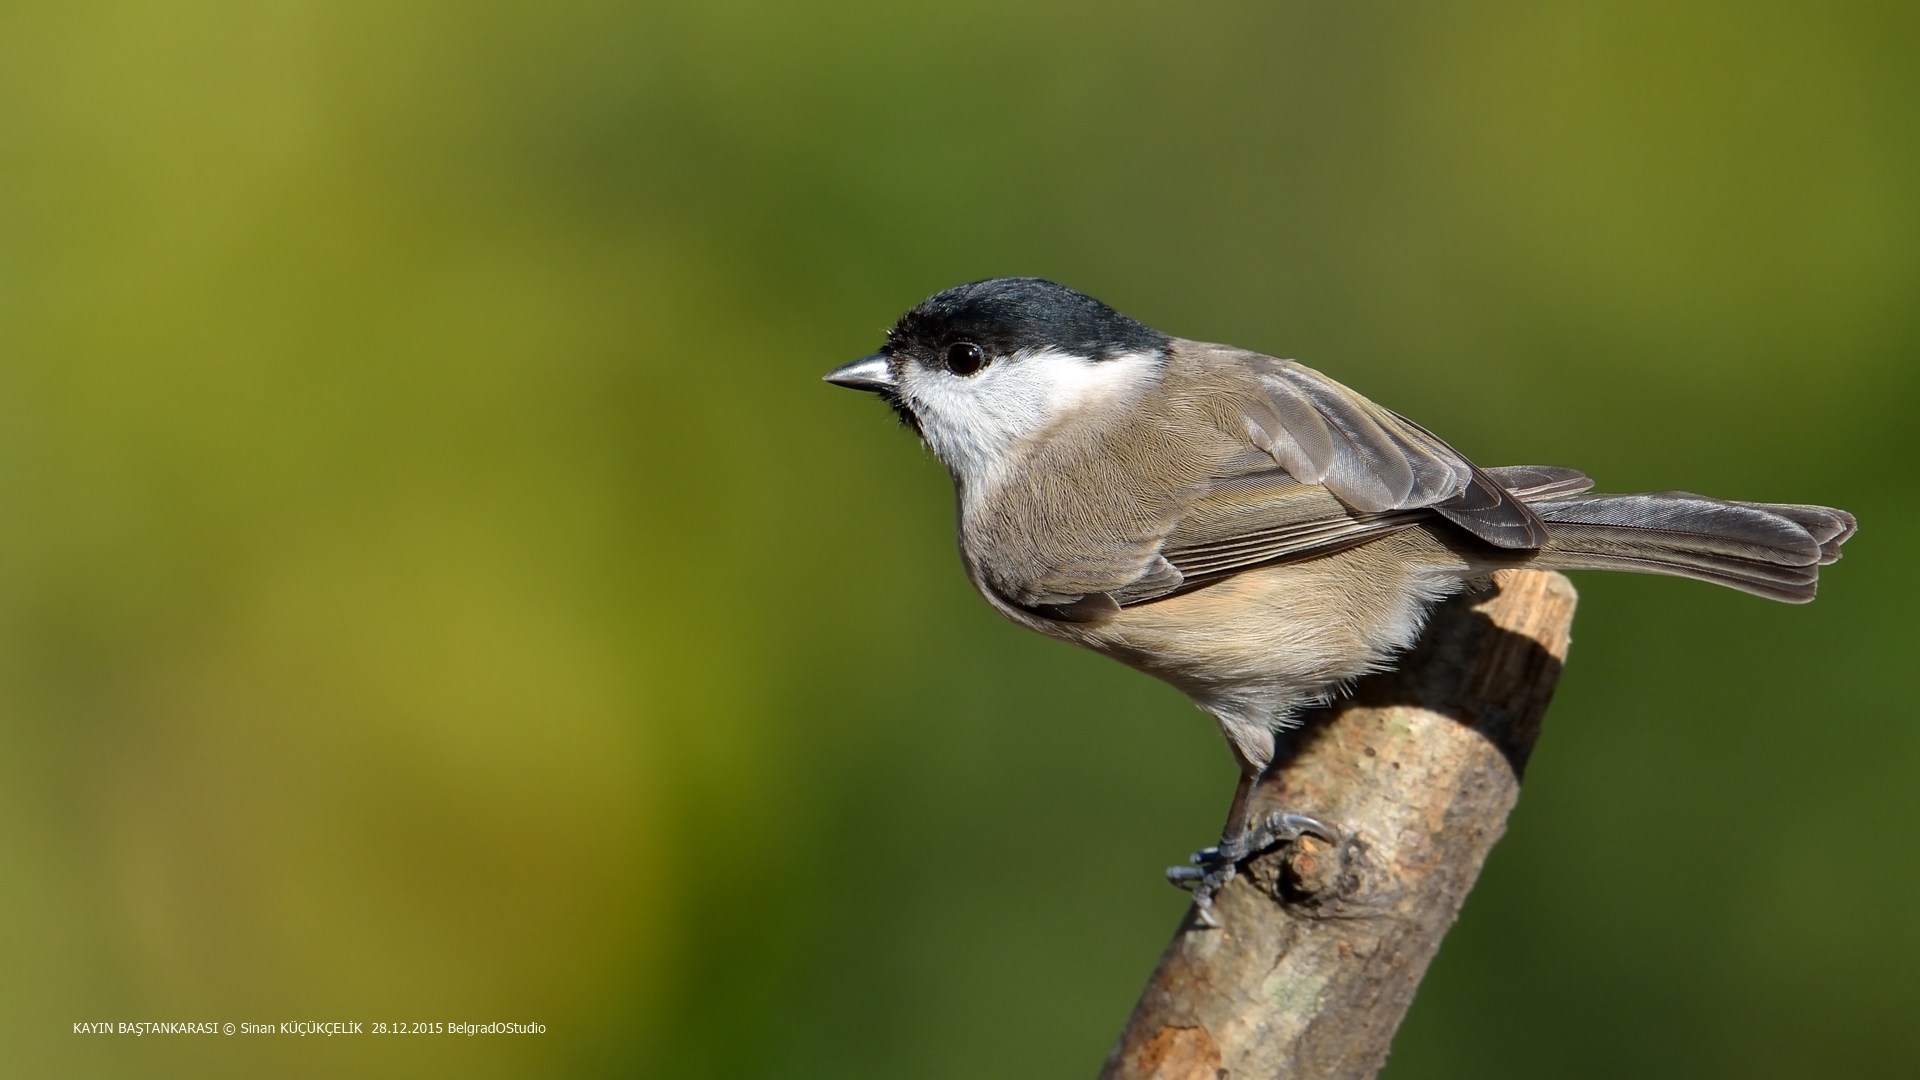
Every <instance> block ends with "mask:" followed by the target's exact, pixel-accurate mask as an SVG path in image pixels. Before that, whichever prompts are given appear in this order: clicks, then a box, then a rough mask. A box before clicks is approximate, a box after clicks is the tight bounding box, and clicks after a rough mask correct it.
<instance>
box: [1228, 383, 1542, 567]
mask: <svg viewBox="0 0 1920 1080" xmlns="http://www.w3.org/2000/svg"><path fill="white" fill-rule="evenodd" d="M1240 355H1241V356H1242V357H1244V362H1245V363H1247V364H1248V365H1249V366H1250V367H1251V368H1252V369H1253V371H1254V375H1255V380H1256V382H1257V384H1258V386H1259V391H1260V392H1259V393H1258V394H1254V395H1250V396H1249V397H1248V398H1247V400H1246V401H1245V403H1244V404H1243V405H1242V409H1241V416H1242V419H1243V420H1244V422H1245V424H1246V426H1247V437H1248V438H1249V440H1251V441H1252V443H1253V444H1254V446H1256V447H1258V448H1259V449H1261V450H1264V451H1266V452H1267V453H1268V454H1270V455H1271V456H1272V458H1273V460H1274V461H1275V462H1276V463H1278V464H1279V465H1280V467H1281V468H1283V469H1285V470H1286V471H1287V472H1288V473H1290V474H1291V475H1292V476H1293V477H1294V479H1296V480H1299V481H1300V482H1302V483H1306V484H1324V485H1325V486H1326V488H1327V490H1328V491H1331V492H1332V493H1333V494H1334V495H1335V496H1337V497H1338V498H1339V499H1340V501H1341V502H1343V503H1345V504H1346V505H1348V506H1350V507H1352V508H1353V509H1354V510H1356V511H1360V512H1362V513H1379V512H1383V511H1387V510H1408V509H1414V508H1417V507H1432V508H1433V509H1434V510H1435V511H1437V512H1438V513H1440V514H1441V515H1442V516H1444V517H1446V518H1447V519H1449V520H1451V521H1453V522H1454V523H1455V524H1457V525H1459V526H1461V527H1462V528H1464V529H1466V530H1467V531H1468V532H1471V533H1473V534H1474V535H1475V536H1478V537H1480V538H1481V539H1482V540H1485V541H1487V542H1488V543H1490V544H1494V545H1497V546H1499V547H1506V548H1535V547H1539V546H1540V545H1542V544H1544V543H1546V541H1547V531H1546V527H1545V526H1544V525H1542V524H1541V523H1540V519H1539V518H1538V517H1537V516H1535V515H1534V513H1533V512H1532V511H1531V510H1528V509H1527V508H1526V506H1525V505H1524V504H1522V503H1521V502H1520V500H1518V499H1516V498H1514V497H1513V496H1512V495H1511V494H1509V493H1508V492H1507V490H1506V489H1505V488H1504V487H1502V486H1501V484H1500V483H1499V482H1498V481H1497V480H1495V479H1494V478H1493V477H1491V476H1489V475H1487V473H1486V472H1485V471H1483V470H1481V469H1479V468H1477V467H1475V466H1474V464H1473V462H1471V461H1468V460H1467V459H1466V457H1464V456H1463V455H1462V454H1461V453H1460V452H1459V451H1457V450H1455V449H1454V448H1453V447H1451V446H1448V445H1447V444H1446V443H1445V442H1443V441H1442V440H1441V439H1440V438H1439V436H1437V435H1435V434H1433V433H1432V432H1430V431H1428V430H1427V429H1426V428H1423V427H1421V426H1420V425H1419V424H1416V423H1414V422H1413V421H1411V420H1408V419H1407V418H1406V417H1404V416H1401V415H1399V414H1397V413H1394V412H1392V411H1391V410H1388V409H1383V408H1381V407H1380V406H1378V405H1375V404H1374V403H1373V402H1371V401H1368V400H1367V399H1366V398H1364V397H1362V396H1360V395H1359V394H1356V393H1354V392H1353V391H1352V390H1349V389H1347V388H1346V387H1344V386H1342V385H1340V384H1339V383H1337V382H1334V381H1333V380H1332V379H1329V378H1327V377H1326V376H1325V375H1322V374H1320V373H1319V372H1317V371H1315V370H1313V369H1312V368H1310V367H1307V366H1305V365H1303V364H1297V363H1294V362H1293V361H1291V360H1276V359H1274V358H1272V357H1269V356H1260V355H1258V354H1253V353H1242V354H1240Z"/></svg>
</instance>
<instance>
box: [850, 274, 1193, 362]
mask: <svg viewBox="0 0 1920 1080" xmlns="http://www.w3.org/2000/svg"><path fill="white" fill-rule="evenodd" d="M1168 340H1169V339H1168V337H1167V335H1165V334H1163V333H1161V332H1160V331H1158V330H1155V329H1153V328H1152V327H1150V326H1147V325H1145V324H1143V323H1139V322H1135V321H1134V320H1132V319H1129V318H1127V317H1126V316H1125V315H1122V314H1120V313H1119V312H1117V311H1115V310H1113V309H1112V308H1110V307H1108V306H1107V305H1105V304H1103V303H1101V302H1100V301H1098V300H1095V299H1094V298H1093V297H1091V296H1087V295H1085V294H1084V293H1077V292H1074V291H1073V290H1072V289H1069V288H1067V287H1066V286H1065V285H1056V284H1054V283H1053V282H1051V281H1046V280H1044V279H1041V278H990V279H988V280H986V281H976V282H973V283H972V284H970V285H960V286H957V287H955V288H951V289H948V290H947V291H946V292H943V293H939V294H937V295H935V296H932V297H929V298H928V299H927V300H925V301H923V302H922V303H921V304H920V305H919V306H918V307H916V308H914V309H913V310H912V311H909V312H907V313H906V314H905V315H902V316H901V317H900V321H899V323H898V324H896V325H895V326H894V328H893V329H892V330H890V331H888V333H887V349H888V351H889V352H894V351H899V350H915V349H918V350H923V351H925V352H927V353H930V354H931V353H936V352H937V351H938V350H940V349H942V348H944V347H945V346H946V345H948V344H950V343H952V342H954V341H971V342H973V343H975V344H977V345H980V346H982V347H984V348H985V349H987V350H988V351H989V352H991V353H993V354H994V355H996V356H1006V355H1008V354H1010V353H1013V352H1016V351H1018V350H1020V349H1034V348H1054V349H1059V350H1061V351H1062V352H1070V353H1074V354H1076V355H1079V356H1087V357H1092V358H1093V359H1096V360H1110V359H1112V358H1113V357H1116V356H1121V355H1124V354H1126V353H1143V352H1144V353H1157V352H1160V351H1162V350H1164V349H1165V348H1166V345H1167V341H1168Z"/></svg>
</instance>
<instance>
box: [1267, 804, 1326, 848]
mask: <svg viewBox="0 0 1920 1080" xmlns="http://www.w3.org/2000/svg"><path fill="white" fill-rule="evenodd" d="M1267 828H1268V829H1270V830H1272V831H1274V832H1275V833H1282V834H1284V839H1287V840H1297V839H1299V838H1300V837H1302V836H1317V837H1319V838H1320V839H1322V840H1325V841H1326V842H1327V843H1329V844H1337V843H1339V842H1340V834H1339V833H1336V832H1334V831H1333V829H1332V828H1331V827H1330V826H1327V825H1323V824H1321V823H1320V822H1318V821H1316V820H1314V819H1313V818H1310V817H1308V816H1307V815H1305V814H1285V813H1280V812H1277V811H1276V812H1275V813H1273V814H1271V815H1269V816H1268V817H1267ZM1280 838H1282V837H1276V839H1280Z"/></svg>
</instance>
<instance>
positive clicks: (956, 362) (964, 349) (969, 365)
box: [947, 341, 987, 375]
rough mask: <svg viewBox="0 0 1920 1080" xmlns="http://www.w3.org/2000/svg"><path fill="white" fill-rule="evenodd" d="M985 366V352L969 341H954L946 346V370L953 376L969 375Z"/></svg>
mask: <svg viewBox="0 0 1920 1080" xmlns="http://www.w3.org/2000/svg"><path fill="white" fill-rule="evenodd" d="M986 366H987V351H986V350H985V349H982V348H981V347H980V346H978V345H975V344H974V343H973V342H971V341H956V342H954V343H953V344H951V345H949V346H947V370H948V371H951V372H953V373H954V374H955V375H971V374H973V373H974V372H976V371H979V370H980V369H981V368H983V367H986Z"/></svg>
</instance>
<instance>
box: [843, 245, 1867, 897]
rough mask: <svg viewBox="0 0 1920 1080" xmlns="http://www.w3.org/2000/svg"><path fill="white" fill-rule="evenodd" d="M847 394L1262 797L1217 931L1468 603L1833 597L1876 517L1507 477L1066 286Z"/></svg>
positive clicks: (1066, 625)
mask: <svg viewBox="0 0 1920 1080" xmlns="http://www.w3.org/2000/svg"><path fill="white" fill-rule="evenodd" d="M826 381H827V382H830V383H833V384H835V385H838V386H845V387H851V388H853V389H856V390H866V391H871V392H873V393H875V394H878V395H879V396H880V397H881V398H882V399H884V400H885V401H886V402H887V404H889V405H890V406H892V407H893V409H894V411H895V412H896V413H897V414H898V415H899V417H900V419H901V420H902V421H904V422H905V423H906V424H907V425H908V426H909V427H911V428H912V429H913V430H914V431H915V432H917V433H918V434H919V436H920V438H921V439H922V440H923V441H924V442H925V443H926V445H927V446H928V447H929V448H930V449H931V450H932V451H933V453H934V455H935V456H936V457H938V458H939V459H940V461H941V462H942V463H943V464H945V465H946V467H947V469H948V471H949V472H950V473H951V474H952V476H953V483H954V488H955V492H956V495H957V497H958V504H959V537H960V557H961V562H962V563H963V565H964V566H965V568H966V572H967V577H968V579H969V580H971V581H972V582H973V585H974V587H975V588H976V589H977V590H979V592H980V595H981V596H983V597H985V598H986V601H987V603H989V604H991V605H992V606H993V608H994V609H995V610H996V611H998V612H1000V614H1002V615H1004V616H1006V617H1007V618H1008V619H1011V620H1012V621H1014V622H1016V623H1018V624H1020V625H1021V626H1024V627H1027V628H1028V629H1030V630H1034V631H1037V632H1039V633H1042V634H1045V635H1047V636H1048V637H1052V638H1058V639H1060V640H1062V641H1068V642H1071V643H1073V644H1075V645H1080V646H1083V647H1085V648H1088V649H1092V650H1093V651H1095V652H1098V653H1103V654H1105V655H1107V656H1111V657H1113V658H1114V659H1116V660H1119V661H1120V662H1121V663H1124V664H1127V665H1128V666H1130V667H1133V668H1137V669H1138V670H1140V671H1143V672H1146V673H1147V674H1149V675H1152V676H1154V677H1156V678H1159V679H1162V680H1164V681H1166V682H1167V683H1170V684H1172V685H1173V686H1174V687H1175V688H1177V689H1179V690H1180V691H1182V692H1183V693H1185V694H1186V695H1187V696H1188V697H1189V698H1191V699H1192V700H1193V702H1194V703H1195V704H1196V705H1198V706H1199V707H1200V708H1201V709H1203V710H1205V711H1206V712H1207V713H1209V714H1211V715H1212V717H1213V718H1214V720H1215V721H1216V722H1217V723H1218V724H1219V727H1220V731H1221V734H1223V735H1224V736H1225V737H1226V741H1227V745H1228V747H1229V748H1231V750H1232V752H1233V755H1234V759H1235V761H1236V762H1237V763H1238V764H1239V766H1240V771H1241V780H1240V786H1239V791H1238V792H1237V793H1236V795H1235V799H1234V806H1233V809H1232V810H1231V811H1230V812H1229V815H1228V822H1227V827H1226V829H1225V831H1224V832H1223V834H1222V837H1221V842H1220V843H1219V844H1218V845H1216V846H1214V847H1211V848H1207V849H1204V850H1202V851H1200V852H1198V853H1196V854H1195V856H1194V858H1193V862H1194V865H1193V866H1191V867H1176V868H1174V869H1173V870H1169V871H1168V876H1169V878H1171V879H1172V880H1173V881H1174V882H1175V883H1176V884H1180V885H1183V886H1186V887H1189V888H1191V889H1193V891H1194V894H1195V900H1196V903H1197V906H1198V909H1199V913H1200V918H1201V921H1202V923H1203V924H1211V917H1210V915H1209V914H1208V908H1209V905H1210V902H1211V898H1212V896H1213V894H1214V893H1215V892H1216V891H1217V890H1218V889H1219V888H1221V887H1223V886H1224V885H1225V884H1226V883H1227V881H1229V880H1231V879H1232V877H1233V875H1234V868H1235V866H1236V864H1237V863H1239V862H1241V861H1243V860H1245V859H1246V858H1248V857H1250V856H1251V855H1252V854H1254V853H1257V852H1258V851H1262V850H1266V849H1267V848H1270V847H1272V846H1273V845H1275V844H1278V843H1281V842H1284V841H1289V840H1292V839H1295V838H1297V837H1298V836H1300V835H1301V834H1302V833H1307V832H1312V833H1317V834H1319V835H1321V836H1322V837H1324V838H1328V839H1334V838H1335V836H1334V833H1333V830H1331V829H1329V828H1328V827H1327V826H1325V825H1323V824H1321V823H1320V822H1317V821H1315V820H1313V819H1312V818H1310V817H1305V816H1302V815H1298V814H1287V813H1276V814H1273V815H1270V816H1269V817H1268V818H1267V819H1266V820H1265V821H1261V822H1252V821H1249V820H1248V804H1249V803H1250V801H1251V800H1250V798H1249V795H1250V792H1251V790H1252V788H1253V785H1254V784H1256V783H1257V782H1258V780H1259V777H1260V775H1261V773H1262V772H1263V771H1264V770H1265V769H1266V767H1267V765H1268V764H1269V763H1270V762H1271V761H1272V759H1273V754H1274V732H1275V731H1276V730H1277V729H1280V728H1283V727H1286V726H1287V725H1288V724H1289V722H1290V721H1291V720H1292V719H1293V718H1294V717H1295V716H1296V714H1297V713H1298V712H1299V711H1300V710H1301V709H1302V708H1303V707H1304V706H1307V705H1310V704H1315V703H1320V702H1324V701H1326V700H1328V699H1329V698H1330V697H1331V696H1333V695H1335V694H1337V693H1338V692H1339V691H1340V689H1341V688H1342V687H1343V686H1345V685H1346V684H1348V683H1349V682H1351V681H1352V680H1353V679H1355V678H1357V677H1358V676H1361V675H1364V674H1367V673H1369V672H1375V671H1380V670H1383V669H1386V668H1388V667H1390V666H1391V665H1392V662H1393V660H1394V658H1395V657H1396V656H1397V655H1398V654H1400V653H1401V652H1403V651H1404V650H1406V649H1407V648H1408V647H1409V646H1410V645H1412V644H1413V642H1414V639H1415V638H1416V637H1417V636H1418V635H1419V632H1420V629H1421V626H1422V624H1423V622H1424V620H1425V619H1426V616H1427V613H1428V612H1429V610H1430V609H1431V608H1432V607H1433V605H1434V604H1435V603H1436V602H1438V601H1439V600H1441V599H1443V598H1445V597H1446V596H1448V595H1450V594H1452V593H1455V592H1459V591H1461V590H1463V589H1466V588H1468V587H1470V586H1472V585H1474V584H1475V583H1476V582H1483V581H1484V580H1485V579H1486V577H1487V575H1488V574H1490V573H1491V572H1492V571H1495V570H1499V569H1504V568H1510V567H1533V568H1542V569H1556V570H1561V569H1579V570H1589V569H1598V570H1625V571H1630V572H1636V573H1650V574H1668V575H1673V576H1676V577H1689V578H1696V579H1698V580H1701V581H1711V582H1714V583H1716V584H1720V585H1727V586H1731V587H1733V588H1736V589H1740V590H1743V591H1745V592H1750V593H1753V594H1755V595H1757V596H1763V597H1767V598H1769V599H1773V600H1783V601H1786V602H1788V603H1804V602H1806V601H1808V600H1811V599H1813V595H1814V585H1815V580H1816V578H1817V576H1818V574H1819V570H1820V567H1822V566H1825V565H1826V564H1828V563H1831V562H1833V561H1834V560H1836V559H1838V558H1839V557H1840V545H1841V544H1842V543H1844V542H1845V541H1846V540H1847V538H1848V537H1850V536H1852V535H1853V532H1854V519H1853V516H1852V515H1851V514H1848V513H1845V512H1844V511H1840V510H1834V509H1830V508H1828V507H1824V506H1804V505H1783V504H1770V503H1750V502H1733V501H1729V500H1724V499H1712V498H1707V497H1706V496H1702V495H1692V494H1688V493H1687V492H1683V491H1665V492H1656V493H1652V494H1642V495H1594V494H1588V491H1589V490H1590V489H1591V488H1592V487H1593V482H1592V481H1590V480H1589V479H1587V477H1586V476H1585V475H1584V474H1582V473H1580V472H1578V471H1577V470H1574V469H1567V468H1557V467H1548V466H1534V465H1522V466H1511V467H1506V468H1485V469H1483V468H1480V467H1479V466H1476V465H1475V464H1474V463H1473V462H1471V461H1468V460H1467V459H1466V458H1465V457H1464V456H1462V455H1461V454H1460V453H1459V452H1458V451H1456V450H1454V449H1453V448H1452V447H1451V446H1448V445H1447V444H1446V443H1445V442H1443V441H1441V440H1440V438H1439V437H1438V436H1436V435H1434V434H1433V433H1432V432H1430V431H1428V430H1427V429H1425V428H1423V427H1421V426H1420V425H1418V424H1416V423H1414V422H1413V421H1411V420H1408V419H1407V418H1405V417H1403V416H1400V415H1399V414H1397V413H1394V412H1392V411H1390V410H1387V409H1384V408H1381V407H1380V406H1378V405H1376V404H1374V403H1373V402H1372V401H1369V400H1367V399H1366V398H1364V397H1362V396H1360V395H1359V394H1357V393H1355V392H1354V391H1352V390H1350V389H1348V388H1347V387H1345V386H1342V385H1341V384H1339V383H1337V382H1334V381H1333V380H1332V379H1329V378H1328V377H1326V376H1325V375H1322V374H1320V373H1319V372H1318V371H1315V370H1313V369H1312V368H1309V367H1306V366H1305V365H1302V364H1298V363H1295V362H1294V361H1292V360H1280V359H1276V358H1274V357H1271V356H1264V355H1262V354H1260V353H1256V352H1249V351H1247V350H1245V349H1236V348H1233V347H1230V346H1227V345H1212V344H1207V343H1205V342H1200V341H1189V340H1186V339H1183V338H1176V337H1171V336H1169V335H1167V334H1163V333H1161V332H1160V331H1158V330H1154V329H1152V328H1151V327H1148V326H1146V325H1144V324H1142V323H1139V322H1136V321H1135V320H1133V319H1130V318H1128V317H1127V316H1125V315H1122V314H1120V313H1119V312H1118V311H1115V310H1113V309H1112V308H1110V307H1108V306H1106V305H1105V304H1102V303H1101V302H1099V301H1098V300H1095V299H1093V298H1092V297H1090V296H1086V295H1083V294H1081V293H1078V292H1075V291H1073V290H1072V289H1069V288H1066V287H1065V286H1062V285H1057V284H1054V283H1053V282H1051V281H1045V280H1042V279H1039V278H994V279H991V280H987V281H977V282H974V283H972V284H969V285H961V286H959V287H957V288H953V289H948V290H947V291H945V292H942V293H939V294H937V295H935V296H933V297H931V298H929V299H928V300H926V301H925V302H923V303H921V304H920V305H919V306H917V307H915V308H914V309H913V310H911V311H909V312H907V313H906V314H905V315H903V316H901V318H900V320H899V322H898V323H896V324H895V325H894V327H893V329H892V330H890V331H888V333H887V339H886V344H885V345H884V346H883V347H882V348H881V349H880V351H879V352H877V353H874V354H873V355H871V356H868V357H865V358H863V359H860V360H856V361H854V362H853V363H850V364H847V365H846V366H844V367H841V368H838V369H837V370H835V371H833V372H830V373H829V374H828V375H827V376H826Z"/></svg>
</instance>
